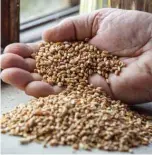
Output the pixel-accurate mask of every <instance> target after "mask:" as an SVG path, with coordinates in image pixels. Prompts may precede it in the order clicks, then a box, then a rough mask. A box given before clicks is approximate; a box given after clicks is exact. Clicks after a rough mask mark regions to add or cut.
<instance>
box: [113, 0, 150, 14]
mask: <svg viewBox="0 0 152 155" xmlns="http://www.w3.org/2000/svg"><path fill="white" fill-rule="evenodd" d="M111 7H113V8H121V9H133V10H140V11H146V12H150V13H152V0H111Z"/></svg>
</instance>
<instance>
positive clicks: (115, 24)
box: [1, 9, 152, 103]
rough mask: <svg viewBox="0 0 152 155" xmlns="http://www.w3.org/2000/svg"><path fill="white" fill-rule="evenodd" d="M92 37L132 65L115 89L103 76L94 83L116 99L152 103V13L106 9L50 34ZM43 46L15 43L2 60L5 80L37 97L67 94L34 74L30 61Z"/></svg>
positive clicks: (114, 81) (116, 79)
mask: <svg viewBox="0 0 152 155" xmlns="http://www.w3.org/2000/svg"><path fill="white" fill-rule="evenodd" d="M85 38H90V40H89V42H90V44H93V45H95V46H97V47H98V48H99V49H101V50H107V51H109V52H111V53H112V54H114V55H118V56H120V59H122V61H124V62H125V63H126V65H127V67H126V68H124V69H123V70H122V72H121V74H120V75H119V76H116V75H114V74H111V75H110V77H109V84H107V83H106V81H105V79H104V78H103V77H101V76H99V75H98V74H95V75H93V76H92V77H90V78H89V80H90V83H92V84H94V85H95V86H101V87H103V88H104V89H105V90H106V92H107V93H108V94H109V95H111V96H112V97H113V98H115V99H120V100H122V101H124V102H126V103H143V102H149V101H152V14H150V13H145V12H139V11H128V10H120V9H101V10H98V11H95V12H92V13H91V14H87V15H82V16H77V17H72V18H68V19H66V20H64V21H63V22H61V23H60V24H59V25H57V26H56V27H54V28H51V29H49V30H47V31H45V32H44V34H43V39H44V40H45V41H65V40H67V41H73V40H84V39H85ZM37 50H38V46H37V44H29V45H25V44H19V43H16V44H12V45H9V46H8V47H6V49H5V54H3V55H2V56H1V64H2V65H1V66H2V68H3V69H4V70H3V71H2V73H1V78H2V79H3V80H4V81H5V82H7V83H9V84H11V85H14V86H16V87H18V88H20V89H23V90H24V91H25V92H26V93H27V94H29V95H32V96H36V97H38V96H46V95H48V94H51V93H57V92H59V91H61V90H60V89H61V88H58V87H57V86H55V87H52V86H50V85H49V84H47V83H44V82H42V81H40V80H41V77H40V76H39V75H37V74H35V73H32V72H33V70H34V68H35V61H34V60H33V59H32V58H31V57H30V56H31V53H32V52H36V51H37Z"/></svg>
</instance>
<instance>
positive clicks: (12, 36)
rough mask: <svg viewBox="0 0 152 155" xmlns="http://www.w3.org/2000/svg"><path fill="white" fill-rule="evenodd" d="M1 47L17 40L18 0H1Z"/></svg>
mask: <svg viewBox="0 0 152 155" xmlns="http://www.w3.org/2000/svg"><path fill="white" fill-rule="evenodd" d="M1 31H2V36H1V40H2V42H1V47H2V48H5V46H7V45H8V44H10V43H13V42H19V0H2V1H1Z"/></svg>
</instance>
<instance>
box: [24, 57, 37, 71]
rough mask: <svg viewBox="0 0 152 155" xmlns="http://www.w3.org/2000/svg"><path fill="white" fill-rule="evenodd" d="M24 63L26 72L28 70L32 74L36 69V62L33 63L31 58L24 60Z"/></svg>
mask: <svg viewBox="0 0 152 155" xmlns="http://www.w3.org/2000/svg"><path fill="white" fill-rule="evenodd" d="M25 63H26V64H27V66H28V70H29V71H30V72H33V71H34V69H35V68H36V62H35V60H34V59H32V58H25Z"/></svg>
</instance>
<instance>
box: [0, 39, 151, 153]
mask: <svg viewBox="0 0 152 155" xmlns="http://www.w3.org/2000/svg"><path fill="white" fill-rule="evenodd" d="M34 58H35V59H36V72H38V73H39V74H41V75H42V76H43V80H45V81H46V82H48V83H50V84H53V85H55V84H58V85H59V86H67V89H66V90H64V91H63V92H61V93H60V94H58V95H50V96H48V97H40V98H39V99H33V100H31V101H29V103H28V104H22V105H19V106H18V107H16V108H15V109H14V110H12V111H11V112H8V113H6V114H3V116H2V118H1V128H2V130H1V131H2V132H3V133H6V132H9V134H11V135H16V136H22V137H24V139H22V140H21V143H23V144H24V143H28V142H31V141H36V142H39V141H40V142H44V146H46V145H47V144H49V145H52V146H54V145H70V146H72V147H73V148H74V149H78V148H83V149H88V150H90V149H92V148H99V149H104V150H117V151H118V150H119V151H129V150H130V148H132V147H137V146H140V145H148V144H149V143H150V142H151V141H152V124H151V122H150V121H148V120H147V119H146V118H145V117H144V116H142V115H139V114H138V113H136V112H133V111H131V110H130V109H129V108H128V106H127V105H125V104H123V103H121V101H115V100H112V99H111V98H110V97H108V96H107V95H106V93H105V92H104V90H102V88H94V87H93V86H92V85H89V84H88V77H89V76H90V75H92V74H93V73H99V74H101V75H102V76H104V77H105V78H106V79H108V75H109V73H115V74H117V75H118V73H119V72H120V71H121V68H122V67H123V66H124V64H123V63H122V62H121V61H120V60H119V59H118V58H117V57H113V56H112V55H110V54H109V53H108V52H105V51H99V50H98V49H97V48H95V47H93V46H92V45H88V44H87V43H84V42H73V43H69V42H64V43H44V44H42V45H41V47H40V50H39V52H37V53H36V55H35V56H34Z"/></svg>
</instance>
